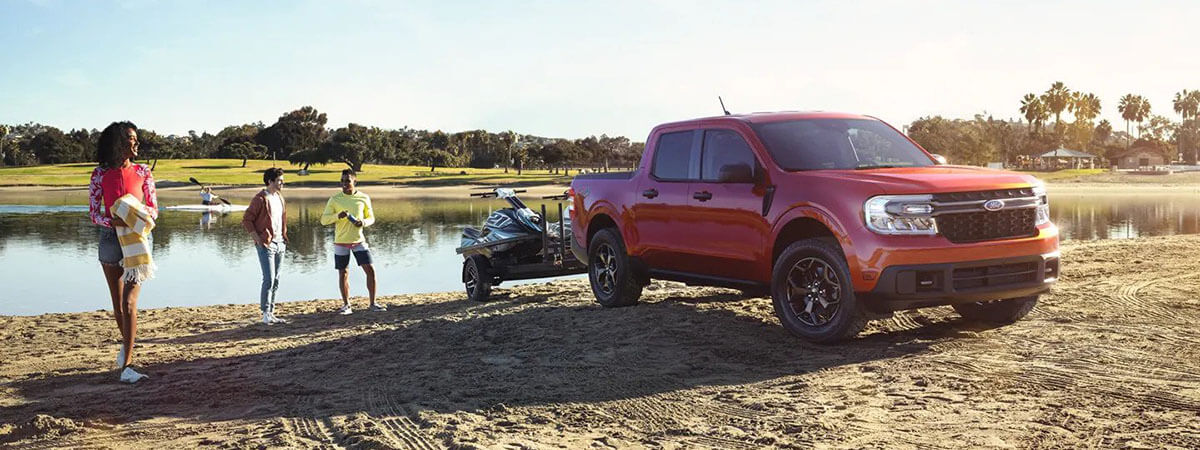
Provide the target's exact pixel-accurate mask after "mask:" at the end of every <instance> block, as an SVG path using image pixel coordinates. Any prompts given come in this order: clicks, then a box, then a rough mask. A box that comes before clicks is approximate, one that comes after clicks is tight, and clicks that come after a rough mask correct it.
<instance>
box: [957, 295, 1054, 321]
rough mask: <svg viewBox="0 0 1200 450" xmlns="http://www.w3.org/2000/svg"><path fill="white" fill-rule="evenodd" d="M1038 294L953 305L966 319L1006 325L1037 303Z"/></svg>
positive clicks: (1023, 315) (1023, 314) (1027, 311)
mask: <svg viewBox="0 0 1200 450" xmlns="http://www.w3.org/2000/svg"><path fill="white" fill-rule="evenodd" d="M1037 301H1038V296H1036V295H1034V296H1031V297H1018V298H1010V299H1004V300H995V301H990V302H976V303H960V304H957V305H954V310H955V311H958V315H960V316H962V318H964V319H967V320H974V321H977V322H988V323H994V324H1001V325H1007V324H1010V323H1013V322H1016V321H1018V320H1021V318H1022V317H1025V315H1026V314H1029V311H1032V310H1033V307H1034V306H1035V305H1037Z"/></svg>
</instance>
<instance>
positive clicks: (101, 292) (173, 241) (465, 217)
mask: <svg viewBox="0 0 1200 450" xmlns="http://www.w3.org/2000/svg"><path fill="white" fill-rule="evenodd" d="M22 200H23V199H21V200H18V201H22ZM4 201H6V202H8V201H10V199H5V200H4ZM26 201H27V200H26ZM46 203H48V204H59V205H64V206H52V207H31V206H21V205H0V261H2V265H0V268H2V270H0V285H3V286H5V289H2V290H0V314H40V313H45V312H70V311H88V310H97V309H110V308H111V304H110V300H109V298H108V293H107V290H106V288H105V286H104V280H103V278H102V276H101V271H100V267H99V263H98V262H97V261H96V242H97V240H96V228H95V227H94V226H92V224H91V223H90V222H89V221H88V219H87V209H86V207H85V206H78V205H69V204H65V203H59V202H53V201H52V202H46ZM324 206H325V202H324V200H304V199H297V200H292V201H289V202H288V219H289V220H288V235H289V237H290V238H291V243H290V245H289V246H288V252H287V255H286V259H285V261H284V265H283V272H282V276H281V280H280V288H279V294H278V295H279V299H280V300H281V301H287V300H302V299H313V298H336V297H337V296H338V295H339V294H338V291H337V285H336V281H337V273H336V272H335V271H334V270H333V261H332V256H331V255H332V252H331V245H332V244H331V242H332V228H328V227H322V226H321V225H320V223H319V219H320V215H321V210H322V209H323V208H324ZM502 206H504V204H503V203H500V202H486V201H481V200H466V199H464V200H461V201H459V200H426V201H412V200H404V201H402V200H391V201H376V202H375V207H376V210H377V216H378V220H377V221H376V223H375V225H373V226H372V227H370V228H369V229H368V230H367V236H368V240H369V241H370V244H371V247H372V250H373V253H374V259H375V266H376V271H377V272H378V273H379V292H380V294H381V295H391V294H403V293H415V292H444V291H457V290H461V289H462V283H461V270H462V269H461V268H462V257H461V256H459V255H458V254H456V253H455V252H454V248H455V247H457V246H458V243H459V234H460V233H461V231H462V227H464V226H467V225H471V226H479V225H480V224H481V223H482V222H483V220H484V218H485V217H486V216H487V214H488V213H489V212H490V211H491V210H492V209H494V208H498V207H502ZM530 206H531V207H532V208H533V209H534V210H537V209H538V207H539V206H540V203H531V204H530ZM1050 206H1051V210H1050V214H1051V218H1052V219H1053V220H1054V222H1055V223H1056V224H1058V226H1059V228H1060V230H1061V233H1062V234H1061V236H1062V239H1063V240H1070V239H1089V240H1090V239H1122V238H1130V237H1138V236H1157V235H1169V234H1183V233H1197V232H1200V201H1197V199H1196V197H1195V196H1187V195H1141V196H1129V195H1091V196H1088V195H1052V196H1051V199H1050ZM547 209H548V210H550V216H551V217H550V219H551V220H556V219H557V215H556V214H555V213H556V212H557V209H556V208H555V207H554V204H553V203H552V204H550V205H549V206H548V207H547ZM241 217H242V214H241V213H232V214H228V215H224V216H222V215H219V214H202V213H198V212H179V211H163V212H162V215H161V217H160V218H159V226H158V228H157V229H156V230H155V232H154V256H155V258H156V261H157V263H158V264H159V268H160V269H159V272H158V276H157V278H156V279H155V280H153V281H151V282H149V283H147V284H146V286H145V287H144V288H143V294H142V300H141V302H140V303H141V306H142V307H145V308H154V307H163V306H183V305H189V306H190V305H212V304H226V303H249V304H256V303H258V286H259V282H260V274H259V268H258V267H259V266H258V259H257V256H256V255H255V252H254V249H253V248H252V244H251V241H250V238H249V237H248V235H247V234H246V232H245V231H244V230H243V229H242V226H241ZM350 273H351V295H354V296H364V295H366V288H365V287H364V280H363V278H364V277H363V275H362V271H361V270H357V269H353V268H352V270H351V272H350ZM334 306H335V305H334V304H333V303H332V302H331V304H330V308H331V309H332V308H333V307H334ZM283 311H284V313H285V314H286V305H284V306H283Z"/></svg>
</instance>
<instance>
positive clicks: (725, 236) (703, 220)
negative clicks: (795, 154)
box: [684, 128, 770, 280]
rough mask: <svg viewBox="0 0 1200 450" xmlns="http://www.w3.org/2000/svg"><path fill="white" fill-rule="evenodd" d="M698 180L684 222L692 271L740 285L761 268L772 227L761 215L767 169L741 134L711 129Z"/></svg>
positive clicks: (706, 133)
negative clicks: (762, 183) (732, 280)
mask: <svg viewBox="0 0 1200 450" xmlns="http://www.w3.org/2000/svg"><path fill="white" fill-rule="evenodd" d="M701 142H702V147H701V158H700V161H701V162H700V177H699V179H698V180H696V181H693V182H692V183H690V185H689V186H690V188H689V192H688V201H689V203H690V205H691V207H690V208H689V209H688V212H687V214H686V216H684V217H685V220H684V221H685V222H686V223H685V228H686V229H688V230H689V231H688V237H689V240H690V245H689V246H688V248H689V251H690V253H692V258H690V259H689V260H690V261H692V263H693V264H692V267H691V268H690V269H691V270H688V271H690V272H696V273H702V274H706V275H712V276H719V277H725V278H736V279H740V280H752V279H754V277H755V276H756V274H760V273H763V272H762V271H761V270H760V269H761V267H758V266H759V265H760V264H761V263H762V261H765V260H766V258H767V257H766V256H764V252H766V251H767V249H766V248H765V246H766V244H765V242H766V241H767V235H768V234H769V233H770V225H769V224H768V223H767V220H766V218H765V217H764V216H763V197H764V196H765V195H766V188H765V186H761V185H760V184H761V183H760V182H759V180H762V175H763V173H762V171H763V168H762V167H763V166H762V164H759V162H758V160H757V158H756V157H755V156H754V151H753V150H752V149H751V148H750V145H749V144H747V140H746V139H745V137H744V136H742V134H741V133H740V132H738V131H737V130H735V129H730V128H707V129H705V130H703V131H702V135H701Z"/></svg>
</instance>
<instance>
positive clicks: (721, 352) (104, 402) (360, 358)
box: [0, 292, 967, 424]
mask: <svg viewBox="0 0 1200 450" xmlns="http://www.w3.org/2000/svg"><path fill="white" fill-rule="evenodd" d="M581 293H582V292H581ZM733 297H735V296H725V295H715V296H709V297H700V298H668V299H665V300H660V301H654V302H648V303H643V304H640V305H638V306H635V307H630V308H619V309H605V308H601V307H599V306H593V305H583V304H578V303H573V304H570V305H564V304H560V303H556V302H553V301H547V299H548V296H543V295H523V296H513V297H511V298H509V299H507V300H502V301H495V302H492V303H486V304H479V303H472V302H468V301H466V300H460V301H450V302H444V303H435V304H416V305H398V306H393V308H392V309H391V310H390V311H388V312H385V313H380V314H379V315H367V314H360V313H356V314H355V315H353V316H349V317H340V316H332V315H331V314H329V313H320V314H308V315H297V316H289V318H290V319H292V323H291V324H288V325H284V326H272V327H269V328H268V327H264V326H246V327H241V328H236V329H229V330H218V331H212V332H205V333H200V334H196V335H190V336H183V337H176V338H171V339H162V340H159V341H156V342H157V344H155V345H192V344H201V343H224V344H222V345H228V346H235V345H238V341H241V340H246V339H254V338H263V337H264V336H268V337H275V338H278V337H286V338H291V337H293V336H296V335H313V334H314V333H316V334H319V335H320V336H325V337H317V338H313V337H312V336H309V337H310V339H309V342H307V343H304V344H301V345H298V346H288V345H287V344H286V341H287V339H282V340H279V339H277V340H276V341H282V342H283V344H281V345H279V346H275V347H270V346H268V347H270V348H274V349H267V350H265V351H263V352H259V353H253V354H247V355H240V356H234V357H217V358H206V357H203V354H202V353H203V351H202V350H200V351H198V353H200V354H197V353H191V354H190V355H189V356H193V357H195V356H199V357H198V358H196V359H186V360H185V359H180V360H174V361H167V362H160V363H152V364H148V365H144V366H141V368H142V369H144V371H145V372H146V373H148V374H150V375H151V376H152V378H151V379H150V380H147V381H144V382H142V383H139V384H138V385H136V386H132V387H131V386H127V385H122V384H119V383H117V382H116V381H115V378H116V375H115V372H114V371H111V370H106V371H94V370H93V369H80V371H79V372H74V371H72V372H73V373H65V374H52V375H48V376H44V377H38V378H30V379H27V380H14V381H12V382H10V383H8V388H9V389H10V392H11V395H13V396H16V397H19V398H23V399H26V400H27V401H28V403H26V404H24V405H20V406H5V407H0V422H9V423H20V422H23V421H25V420H28V419H29V418H30V417H33V415H35V414H39V413H42V414H51V415H54V416H57V417H68V418H72V419H75V420H79V421H100V422H105V423H113V424H116V423H126V422H132V421H139V420H144V419H148V418H152V417H175V418H189V419H192V420H199V421H224V420H239V419H261V418H270V417H329V416H334V415H341V414H353V413H357V412H362V411H369V410H370V408H371V404H372V403H371V400H370V399H371V398H376V397H377V398H385V399H387V402H389V403H393V404H396V405H402V406H401V407H400V408H401V409H403V410H405V411H419V410H433V411H437V412H456V411H475V410H480V409H486V408H491V407H494V406H496V405H501V404H503V405H507V406H518V405H532V406H536V405H550V404H561V403H591V402H604V401H611V400H620V399H629V398H634V397H640V396H646V395H652V394H656V393H662V392H668V391H675V390H682V389H688V388H692V387H697V386H714V385H715V386H720V385H739V384H745V383H754V382H760V381H765V380H772V379H776V378H780V377H785V376H792V375H798V374H804V373H809V372H814V371H818V370H822V369H827V368H831V367H838V366H842V365H847V364H855V363H860V362H864V361H871V360H879V359H886V358H894V357H899V356H903V355H908V354H914V353H920V352H924V351H926V350H927V344H928V342H929V340H930V339H939V338H948V337H954V336H956V335H958V334H959V333H960V332H962V331H964V330H965V328H967V327H965V326H962V325H963V324H962V322H961V321H948V322H940V323H935V324H931V325H927V326H924V327H922V328H919V329H915V330H907V331H903V332H894V333H876V334H874V335H871V336H869V337H866V338H859V339H855V340H852V341H849V342H844V343H841V344H838V345H830V346H818V345H811V344H807V343H805V342H803V341H800V340H799V339H797V338H795V337H793V336H791V335H790V334H788V333H787V331H785V330H784V329H783V328H782V327H780V326H779V324H778V323H777V322H775V321H774V320H765V319H764V318H762V317H761V316H756V315H750V314H746V313H744V312H739V311H738V310H736V309H730V308H720V307H714V305H711V304H709V303H712V302H724V301H729V300H730V299H731V298H733ZM756 301H763V302H766V301H768V300H766V299H758V300H747V301H746V302H747V304H750V303H751V302H756ZM760 306H761V305H760ZM374 329H379V330H380V331H372V330H374ZM338 330H344V331H346V332H344V333H340V332H337V331H338ZM322 331H331V332H329V333H320V332H322ZM320 339H324V340H320ZM85 370H91V371H85Z"/></svg>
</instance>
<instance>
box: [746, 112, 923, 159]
mask: <svg viewBox="0 0 1200 450" xmlns="http://www.w3.org/2000/svg"><path fill="white" fill-rule="evenodd" d="M753 128H754V131H755V133H758V138H759V140H761V141H762V142H763V145H765V146H766V147H767V151H768V152H769V153H770V154H771V157H772V158H774V159H775V163H776V164H779V166H780V167H782V168H783V169H784V170H819V169H878V168H884V167H918V166H931V165H933V164H934V162H933V160H931V159H930V158H929V156H928V155H926V154H925V152H923V151H921V149H919V148H917V146H915V145H913V144H912V142H909V141H908V139H906V138H905V137H904V136H902V135H901V134H900V133H898V132H897V131H896V130H894V129H892V128H891V127H889V126H887V125H886V124H884V123H883V122H880V121H878V120H870V119H806V120H793V121H786V122H768V123H758V124H753Z"/></svg>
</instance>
